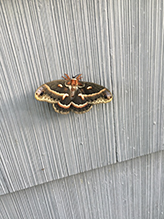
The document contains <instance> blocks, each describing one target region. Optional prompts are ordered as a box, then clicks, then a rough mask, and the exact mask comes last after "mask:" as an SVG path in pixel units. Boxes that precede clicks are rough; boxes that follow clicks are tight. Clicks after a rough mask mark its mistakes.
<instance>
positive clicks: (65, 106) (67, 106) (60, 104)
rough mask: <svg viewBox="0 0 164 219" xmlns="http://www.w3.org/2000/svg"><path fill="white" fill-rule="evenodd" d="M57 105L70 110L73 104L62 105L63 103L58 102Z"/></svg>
mask: <svg viewBox="0 0 164 219" xmlns="http://www.w3.org/2000/svg"><path fill="white" fill-rule="evenodd" d="M57 104H58V105H59V106H60V107H62V108H64V109H68V108H69V107H70V106H71V103H70V104H68V105H64V104H62V103H60V102H57Z"/></svg>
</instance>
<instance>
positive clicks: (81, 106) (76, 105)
mask: <svg viewBox="0 0 164 219" xmlns="http://www.w3.org/2000/svg"><path fill="white" fill-rule="evenodd" d="M71 103H72V105H73V106H74V107H76V108H83V107H85V106H86V105H88V103H87V102H86V103H84V104H76V103H74V102H71Z"/></svg>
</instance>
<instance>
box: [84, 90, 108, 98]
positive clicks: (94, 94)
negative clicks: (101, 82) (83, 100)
mask: <svg viewBox="0 0 164 219" xmlns="http://www.w3.org/2000/svg"><path fill="white" fill-rule="evenodd" d="M105 90H106V88H104V89H102V90H100V91H99V92H97V93H93V94H83V96H84V97H93V96H96V95H98V94H101V93H102V92H104V91H105Z"/></svg>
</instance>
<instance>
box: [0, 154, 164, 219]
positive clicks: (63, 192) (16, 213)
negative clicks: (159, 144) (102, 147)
mask: <svg viewBox="0 0 164 219" xmlns="http://www.w3.org/2000/svg"><path fill="white" fill-rule="evenodd" d="M163 166H164V152H158V153H154V154H151V155H146V156H143V157H139V158H135V159H132V160H129V161H125V162H122V163H118V164H114V165H109V166H106V167H102V168H99V169H96V170H92V171H89V172H86V173H81V174H78V175H75V176H71V177H67V178H64V179H60V180H56V181H53V182H50V183H45V184H43V185H38V186H35V187H32V188H29V189H26V190H22V191H18V192H15V193H12V194H7V195H5V196H2V197H1V202H0V203H1V209H2V218H3V219H6V218H38V219H41V218H43V219H47V218H53V219H54V218H57V219H58V218H67V219H69V218H70V219H74V218H75V219H77V218H88V219H91V218H97V219H100V218H103V219H107V218H110V219H123V218H126V219H132V218H133V219H138V218H144V219H150V218H153V219H163V217H164V193H163V192H161V191H162V190H163V187H164V177H163V176H164V168H163ZM161 176H162V177H161ZM8 206H10V208H8Z"/></svg>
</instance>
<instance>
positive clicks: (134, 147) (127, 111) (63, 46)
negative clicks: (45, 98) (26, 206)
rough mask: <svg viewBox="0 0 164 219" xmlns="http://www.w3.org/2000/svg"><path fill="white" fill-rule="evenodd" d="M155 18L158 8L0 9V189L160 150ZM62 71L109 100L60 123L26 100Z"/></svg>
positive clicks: (55, 5) (20, 5)
mask: <svg viewBox="0 0 164 219" xmlns="http://www.w3.org/2000/svg"><path fill="white" fill-rule="evenodd" d="M163 14H164V13H163V5H162V1H158V2H151V1H147V2H145V1H140V2H131V1H129V2H128V1H127V2H125V1H122V2H120V1H114V0H113V1H112V0H109V1H94V0H93V1H86V0H84V1H74V0H69V1H67V0H65V1H63V0H59V1H46V0H43V1H19V0H17V1H5V0H4V1H1V17H0V23H1V26H2V37H1V52H2V62H1V63H2V65H1V67H2V69H1V72H2V73H1V81H2V103H3V104H2V107H1V110H2V114H1V118H2V144H1V151H2V163H1V171H2V175H3V177H4V179H5V180H4V181H3V182H2V184H4V185H3V187H7V188H8V190H9V191H10V192H13V191H16V190H20V189H23V188H28V187H31V186H34V185H37V184H40V183H44V182H48V181H51V180H54V179H59V178H62V177H65V176H69V175H72V174H76V173H80V172H83V171H87V170H91V169H95V168H97V167H102V166H106V165H108V164H112V163H115V162H117V161H124V160H127V159H130V158H133V157H137V156H140V155H143V154H149V153H152V152H155V151H159V150H162V149H164V144H163V142H162V138H163V133H164V132H162V127H163V124H162V122H163V120H162V119H163V117H162V116H163V113H164V110H163V109H164V107H162V106H163V104H164V100H163V91H162V84H163V82H164V81H163V63H162V60H163V35H162V33H163V19H162V18H163ZM65 72H66V73H68V74H70V75H72V74H73V75H75V74H77V73H79V72H80V73H83V77H84V80H88V81H93V82H95V83H99V84H102V85H104V86H106V87H108V88H109V89H110V90H111V91H112V93H113V95H114V99H113V101H112V102H111V103H109V104H106V105H98V106H94V108H93V109H92V110H91V111H90V112H88V113H87V114H84V115H74V114H72V113H71V114H70V115H58V114H56V113H55V112H54V111H53V109H52V106H51V105H50V104H48V103H41V102H38V101H36V100H35V99H34V92H35V90H36V88H37V87H38V86H39V85H41V84H43V83H44V82H48V81H51V80H55V79H59V78H60V77H61V75H63V74H64V73H65ZM5 184H6V185H5ZM3 193H4V192H2V194H3Z"/></svg>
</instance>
